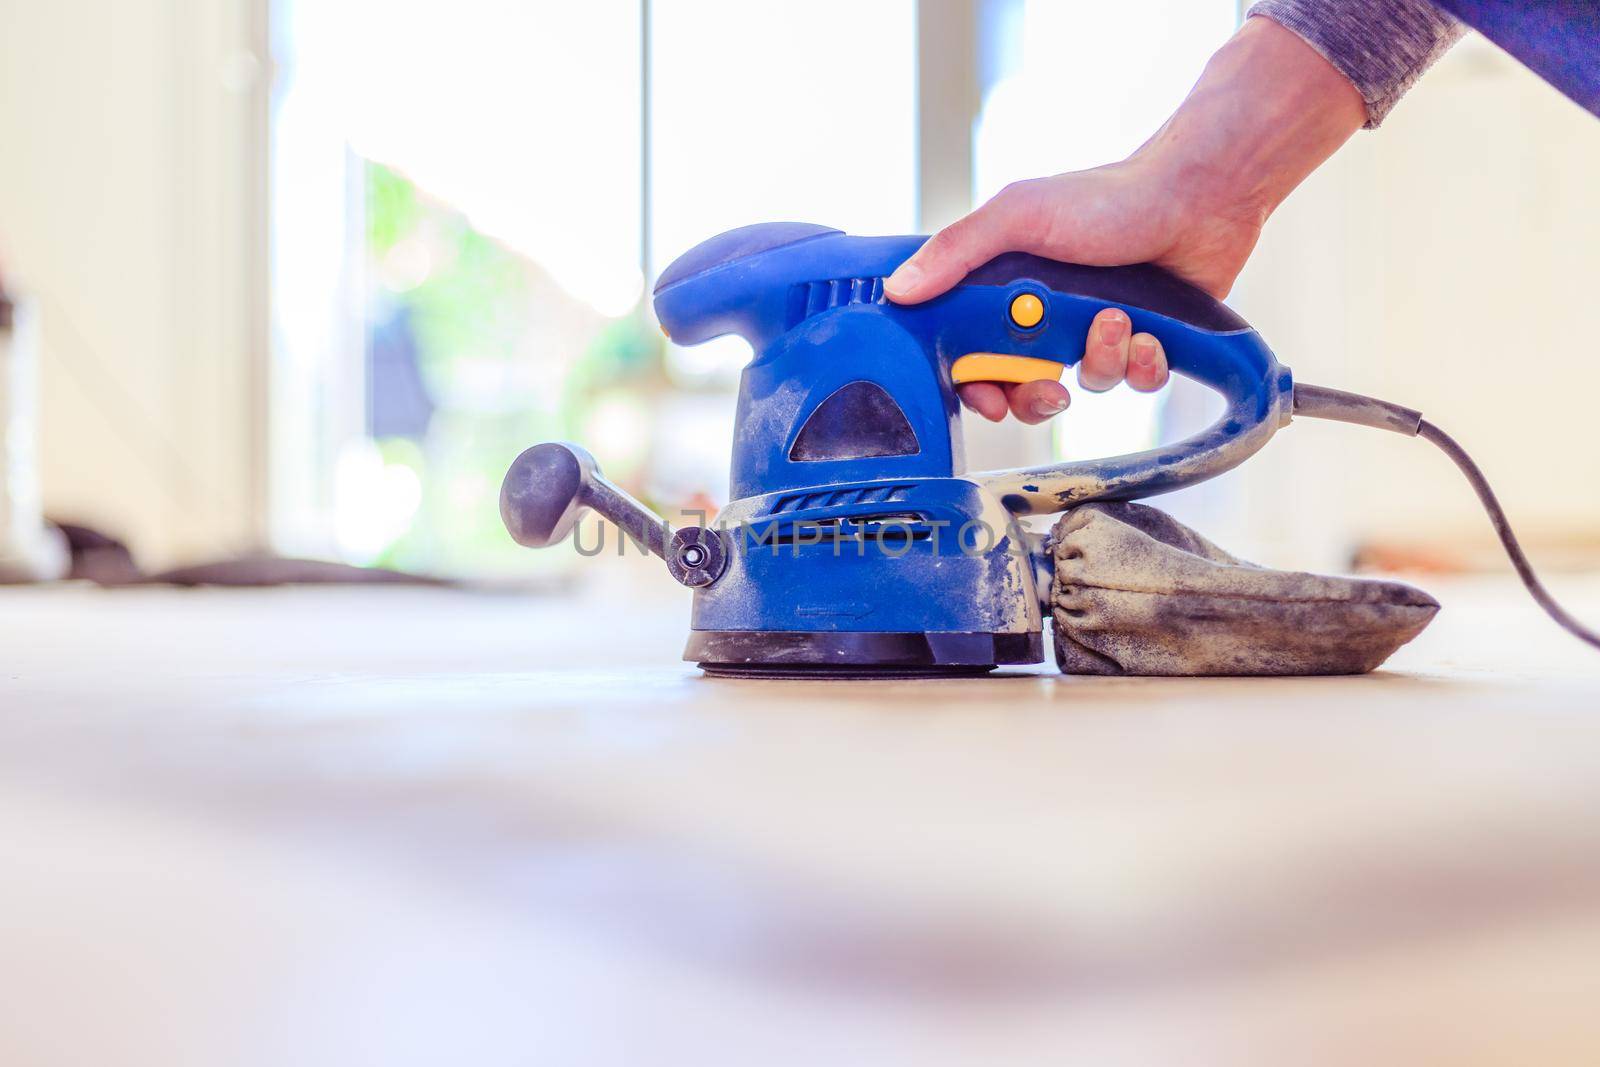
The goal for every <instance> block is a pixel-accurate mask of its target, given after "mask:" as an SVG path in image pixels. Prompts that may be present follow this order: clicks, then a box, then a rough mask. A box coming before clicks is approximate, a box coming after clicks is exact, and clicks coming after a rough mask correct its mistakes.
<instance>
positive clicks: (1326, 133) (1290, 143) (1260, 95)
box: [1128, 18, 1366, 228]
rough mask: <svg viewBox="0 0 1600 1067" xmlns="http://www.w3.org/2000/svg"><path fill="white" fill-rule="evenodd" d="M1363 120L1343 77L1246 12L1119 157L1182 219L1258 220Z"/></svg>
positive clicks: (1280, 29)
mask: <svg viewBox="0 0 1600 1067" xmlns="http://www.w3.org/2000/svg"><path fill="white" fill-rule="evenodd" d="M1365 121H1366V105H1365V103H1364V102H1363V101H1362V99H1361V95H1360V93H1358V92H1357V91H1356V89H1355V87H1354V86H1353V85H1351V84H1350V82H1349V81H1348V80H1347V79H1346V78H1345V77H1344V76H1343V75H1342V74H1341V73H1339V71H1338V70H1337V69H1335V68H1334V67H1333V66H1332V64H1330V63H1329V62H1328V61H1327V60H1326V59H1324V58H1323V57H1322V56H1321V55H1320V54H1319V53H1318V52H1316V51H1315V50H1314V49H1312V48H1311V46H1310V45H1307V44H1306V43H1305V42H1304V41H1302V40H1301V39H1300V38H1299V37H1298V36H1297V35H1295V34H1294V33H1293V32H1291V31H1289V30H1287V29H1284V28H1283V27H1282V26H1279V25H1278V24H1277V23H1275V22H1273V21H1271V20H1270V19H1266V18H1251V19H1247V20H1246V21H1245V24H1244V25H1243V26H1241V27H1240V29H1239V31H1238V32H1237V33H1236V34H1234V36H1233V37H1232V39H1230V40H1229V41H1228V43H1227V44H1225V45H1223V47H1222V48H1220V49H1219V50H1218V51H1217V52H1216V54H1215V55H1213V56H1212V57H1211V60H1210V61H1209V62H1208V63H1207V64H1206V68H1205V71H1204V72H1203V73H1202V74H1201V76H1200V80H1199V81H1198V82H1197V83H1196V85H1195V87H1194V89H1193V90H1191V91H1190V93H1189V96H1188V97H1187V98H1186V99H1185V100H1184V102H1183V104H1182V105H1181V106H1180V107H1179V108H1178V110H1177V111H1176V112H1175V113H1174V114H1173V116H1172V118H1170V119H1169V120H1168V121H1167V122H1166V124H1165V125H1163V126H1162V127H1161V129H1160V130H1158V131H1156V134H1155V135H1154V136H1153V137H1151V138H1150V140H1149V141H1147V142H1146V143H1145V144H1144V146H1143V147H1141V148H1140V149H1139V151H1138V152H1136V153H1135V154H1134V157H1133V158H1132V159H1130V160H1129V161H1128V162H1129V163H1130V164H1132V165H1134V166H1136V167H1138V168H1140V169H1142V170H1145V171H1146V172H1147V174H1148V175H1149V176H1150V177H1151V178H1152V179H1153V180H1155V181H1157V182H1159V183H1161V185H1162V187H1163V188H1165V189H1166V190H1167V192H1168V194H1169V195H1170V196H1171V197H1173V199H1174V202H1175V203H1176V204H1178V205H1179V207H1180V210H1181V211H1183V212H1184V213H1185V214H1186V215H1189V216H1191V217H1208V218H1217V217H1219V216H1220V217H1223V218H1226V219H1231V220H1235V221H1237V222H1239V223H1240V224H1245V225H1252V226H1254V227H1257V228H1259V227H1260V226H1261V225H1262V224H1263V223H1265V221H1266V220H1267V217H1268V216H1270V215H1271V214H1272V212H1273V211H1274V210H1276V209H1277V207H1278V205H1279V204H1281V203H1282V202H1283V200H1284V199H1285V198H1286V197H1287V196H1288V195H1289V194H1290V193H1291V192H1293V191H1294V189H1295V187H1296V186H1298V185H1299V184H1300V182H1301V181H1303V180H1304V179H1305V178H1306V176H1307V175H1309V174H1310V173H1311V172H1312V171H1313V170H1315V169H1316V168H1317V167H1318V166H1320V165H1321V164H1322V163H1323V162H1324V161H1325V160H1326V159H1327V158H1328V157H1329V156H1331V155H1332V154H1333V153H1334V152H1335V151H1336V150H1337V149H1338V148H1339V146H1340V145H1342V144H1344V142H1345V141H1346V140H1348V139H1349V137H1350V136H1351V135H1352V134H1353V133H1355V131H1356V130H1358V129H1360V128H1361V126H1362V125H1363V124H1364V123H1365Z"/></svg>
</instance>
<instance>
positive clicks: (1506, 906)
mask: <svg viewBox="0 0 1600 1067" xmlns="http://www.w3.org/2000/svg"><path fill="white" fill-rule="evenodd" d="M636 579H637V581H636ZM1556 584H1557V585H1558V586H1559V587H1560V589H1561V590H1562V592H1563V593H1565V594H1566V595H1567V596H1568V597H1569V598H1570V599H1571V600H1572V603H1573V606H1574V608H1576V609H1578V610H1579V611H1580V613H1582V614H1584V615H1586V616H1587V617H1588V618H1590V619H1600V581H1597V580H1594V579H1587V580H1585V579H1575V578H1574V579H1566V580H1559V581H1557V582H1556ZM636 590H646V592H643V593H640V592H637V591H636ZM1431 590H1432V591H1433V592H1435V594H1436V595H1438V596H1439V598H1440V599H1441V601H1443V602H1444V604H1445V610H1444V611H1443V613H1442V614H1441V615H1440V617H1439V619H1438V621H1437V622H1436V623H1435V625H1434V627H1433V628H1432V629H1430V630H1429V631H1428V632H1427V633H1425V634H1424V635H1423V637H1422V638H1420V639H1419V640H1418V641H1417V642H1415V643H1414V644H1413V645H1412V646H1410V647H1408V648H1406V649H1404V650H1402V652H1401V653H1400V655H1398V656H1397V657H1396V658H1395V660H1394V661H1392V663H1391V665H1390V668H1389V669H1388V670H1385V671H1383V672H1380V673H1378V674H1375V675H1371V676H1367V677H1360V678H1337V679H1303V680H1137V679H1079V678H1064V677H1060V676H1058V675H1055V674H1054V673H1051V672H1049V671H1046V670H1043V669H1041V670H1040V671H1039V672H1037V673H1022V674H1019V675H1018V676H1014V677H1004V678H990V679H984V680H974V681H960V682H941V683H893V682H879V683H843V682H840V683H808V684H801V683H759V682H739V681H717V680H709V679H705V678H701V677H699V676H698V674H697V673H696V672H695V671H693V670H692V669H690V668H688V667H686V666H684V665H682V664H680V663H679V662H678V661H677V656H678V654H679V651H680V648H681V642H682V639H683V628H684V601H683V600H682V599H681V598H680V597H679V596H678V595H677V594H676V591H675V590H674V589H673V588H672V587H671V586H670V583H669V582H667V581H666V580H665V579H664V578H662V577H661V576H659V575H657V574H655V573H654V572H650V573H648V574H646V575H644V576H636V575H633V574H631V573H629V574H623V573H620V572H619V573H617V574H611V575H608V576H607V577H606V579H605V580H604V581H602V583H601V584H600V585H599V586H598V587H596V588H592V589H590V590H588V591H587V592H585V593H583V594H582V595H578V594H573V595H569V596H555V595H545V596H543V597H529V596H512V595H503V594H502V595H491V594H482V593H463V592H449V591H434V590H414V589H302V590H268V591H239V592H216V591H199V592H184V591H171V590H166V591H163V590H128V591H120V592H107V591H99V590H94V589H88V588H76V587H64V588H51V589H14V590H9V591H5V592H0V640H3V648H4V653H3V657H4V658H3V662H0V1063H3V1064H5V1065H7V1067H25V1065H26V1067H32V1065H35V1064H52V1065H53V1064H67V1063H93V1064H96V1065H112V1064H139V1065H144V1064H150V1065H160V1067H175V1065H187V1064H205V1065H219V1064H225V1065H230V1067H232V1065H249V1064H258V1063H259V1064H293V1065H296V1067H300V1065H308V1064H330V1065H332V1064H337V1065H340V1067H349V1065H353V1064H364V1063H380V1064H386V1065H388V1064H412V1063H415V1064H446V1063H448V1064H462V1065H466V1064H472V1065H478V1064H501V1063H505V1064H512V1063H516V1064H528V1063H541V1064H543V1063H549V1064H577V1063H617V1064H675V1063H683V1064H706V1063H733V1064H741V1065H754V1064H760V1065H763V1067H764V1065H770V1064H789V1063H793V1064H807V1065H815V1064H823V1063H828V1064H835V1063H845V1064H853V1063H860V1064H873V1065H879V1064H902V1063H903V1064H942V1063H974V1064H1034V1063H1046V1062H1048V1063H1085V1064H1096V1065H1100V1064H1121V1063H1158V1064H1194V1063H1260V1064H1273V1065H1284V1064H1296V1065H1298V1064H1309V1063H1330V1064H1334V1063H1337V1064H1349V1063H1361V1064H1371V1063H1397V1064H1422V1063H1428V1064H1432V1063H1471V1064H1477V1063H1495V1064H1500V1063H1504V1064H1518V1065H1526V1064H1552V1063H1595V1062H1600V1012H1597V1011H1596V1010H1595V1005H1596V1003H1600V1000H1597V998H1600V656H1596V655H1594V654H1593V653H1591V652H1588V651H1586V650H1585V649H1584V648H1583V647H1582V646H1580V645H1578V644H1577V643H1576V642H1574V641H1572V640H1571V639H1570V638H1568V637H1566V636H1565V635H1563V634H1561V633H1560V632H1559V631H1557V630H1556V629H1555V628H1554V627H1553V626H1552V625H1550V624H1549V623H1548V622H1546V621H1545V620H1544V619H1543V618H1542V617H1541V616H1540V615H1538V613H1537V611H1536V609H1535V608H1533V606H1532V605H1531V604H1530V603H1528V602H1526V600H1525V598H1524V597H1523V596H1522V594H1521V593H1520V592H1519V591H1517V590H1515V589H1514V588H1513V587H1512V586H1510V585H1509V584H1507V583H1504V582H1499V581H1487V580H1486V581H1481V582H1475V583H1454V584H1444V585H1439V584H1437V583H1433V584H1432V585H1431ZM624 594H628V595H624ZM638 596H644V597H645V599H644V601H642V602H641V601H639V600H638V599H637V597H638Z"/></svg>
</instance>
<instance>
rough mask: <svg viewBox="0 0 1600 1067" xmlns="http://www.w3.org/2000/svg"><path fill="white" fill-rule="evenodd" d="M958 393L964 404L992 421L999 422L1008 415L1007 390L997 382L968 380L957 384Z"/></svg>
mask: <svg viewBox="0 0 1600 1067" xmlns="http://www.w3.org/2000/svg"><path fill="white" fill-rule="evenodd" d="M956 394H957V395H958V396H960V397H961V402H962V403H963V404H965V405H967V407H969V408H971V409H972V410H973V411H976V412H977V413H978V414H979V415H982V416H983V417H984V418H986V419H988V420H989V421H990V422H999V421H1000V420H1001V419H1003V418H1005V417H1006V409H1007V408H1008V407H1009V404H1008V403H1007V400H1006V394H1005V390H1003V389H1001V388H1000V386H999V385H998V384H996V383H995V382H968V383H967V384H966V385H960V386H957V387H956Z"/></svg>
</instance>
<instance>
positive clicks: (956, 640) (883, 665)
mask: <svg viewBox="0 0 1600 1067" xmlns="http://www.w3.org/2000/svg"><path fill="white" fill-rule="evenodd" d="M683 658H684V659H686V660H689V661H691V662H693V663H696V664H698V665H699V667H700V669H701V670H703V671H705V672H706V674H707V675H709V676H711V677H713V678H790V679H793V678H857V679H859V678H892V679H898V678H972V677H978V676H981V675H985V674H987V673H989V672H990V671H992V670H994V669H995V668H996V667H997V666H999V665H1001V664H1021V663H1039V662H1041V661H1042V660H1043V659H1044V640H1043V637H1042V635H1041V634H1040V633H1039V632H1037V631H1034V632H1031V633H998V634H997V633H876V632H866V631H799V630H693V631H691V632H690V634H689V644H688V647H687V648H685V649H684V653H683Z"/></svg>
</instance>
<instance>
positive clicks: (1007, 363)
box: [950, 352, 1067, 385]
mask: <svg viewBox="0 0 1600 1067" xmlns="http://www.w3.org/2000/svg"><path fill="white" fill-rule="evenodd" d="M1066 369H1067V367H1066V364H1064V363H1057V362H1056V361H1055V360H1053V359H1035V358H1033V357H1032V356H1007V355H1004V354H1002V353H999V352H972V353H969V354H967V355H965V356H962V357H961V358H960V359H958V360H956V361H955V362H954V363H953V364H951V365H950V378H951V380H952V381H954V382H955V383H956V384H957V385H965V384H966V383H967V382H1041V381H1045V380H1047V379H1048V380H1049V381H1052V382H1059V381H1060V380H1061V372H1062V371H1064V370H1066Z"/></svg>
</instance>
